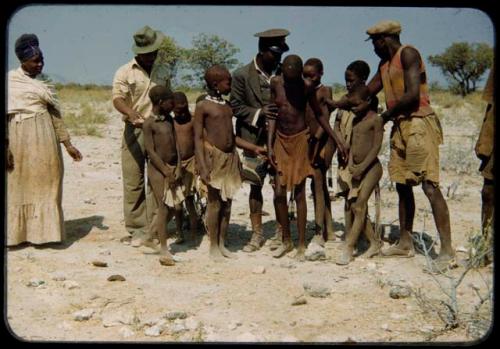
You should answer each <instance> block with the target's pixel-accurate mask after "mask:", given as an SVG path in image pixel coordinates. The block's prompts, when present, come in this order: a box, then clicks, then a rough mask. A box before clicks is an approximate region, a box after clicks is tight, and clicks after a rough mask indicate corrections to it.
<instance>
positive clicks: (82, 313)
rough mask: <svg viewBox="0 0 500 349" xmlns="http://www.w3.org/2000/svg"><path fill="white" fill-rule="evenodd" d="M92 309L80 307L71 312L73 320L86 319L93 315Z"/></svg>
mask: <svg viewBox="0 0 500 349" xmlns="http://www.w3.org/2000/svg"><path fill="white" fill-rule="evenodd" d="M94 313H95V310H94V309H82V310H79V311H77V312H74V313H73V320H75V321H87V320H89V319H90V318H91V317H92V315H94Z"/></svg>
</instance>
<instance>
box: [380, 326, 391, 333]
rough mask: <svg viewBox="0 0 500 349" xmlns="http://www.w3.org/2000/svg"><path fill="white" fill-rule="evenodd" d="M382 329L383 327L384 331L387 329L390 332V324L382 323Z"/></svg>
mask: <svg viewBox="0 0 500 349" xmlns="http://www.w3.org/2000/svg"><path fill="white" fill-rule="evenodd" d="M380 328H381V329H383V330H384V331H387V332H390V331H391V330H390V329H389V325H388V324H382V326H380Z"/></svg>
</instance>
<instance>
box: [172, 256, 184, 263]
mask: <svg viewBox="0 0 500 349" xmlns="http://www.w3.org/2000/svg"><path fill="white" fill-rule="evenodd" d="M172 259H173V260H174V262H183V261H184V259H183V258H182V257H180V256H176V255H173V256H172Z"/></svg>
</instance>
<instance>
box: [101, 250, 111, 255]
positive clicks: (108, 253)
mask: <svg viewBox="0 0 500 349" xmlns="http://www.w3.org/2000/svg"><path fill="white" fill-rule="evenodd" d="M99 254H100V255H103V256H109V255H111V251H110V250H108V249H104V250H101V251H100V252H99Z"/></svg>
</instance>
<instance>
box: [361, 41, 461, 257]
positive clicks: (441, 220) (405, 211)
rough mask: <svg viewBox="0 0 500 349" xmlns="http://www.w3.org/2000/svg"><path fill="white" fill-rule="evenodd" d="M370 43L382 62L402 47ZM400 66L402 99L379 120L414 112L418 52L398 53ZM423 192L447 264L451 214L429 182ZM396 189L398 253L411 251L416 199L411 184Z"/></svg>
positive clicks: (373, 85) (376, 87)
mask: <svg viewBox="0 0 500 349" xmlns="http://www.w3.org/2000/svg"><path fill="white" fill-rule="evenodd" d="M372 43H373V47H374V50H375V53H376V54H377V55H378V56H379V57H380V58H381V60H382V62H385V61H387V60H390V59H391V58H392V57H394V55H395V54H396V52H397V50H398V49H399V48H400V47H401V43H400V41H399V38H395V37H393V36H388V35H378V36H373V37H372ZM401 63H402V66H403V70H404V81H405V88H406V91H405V94H404V95H403V96H402V98H401V99H400V100H399V101H398V103H396V104H395V105H394V107H392V108H389V109H388V110H386V111H385V112H384V113H382V115H381V116H382V118H383V119H384V122H387V121H394V120H395V118H396V117H397V116H400V115H404V114H407V112H408V111H411V110H414V109H415V107H416V106H418V104H419V100H420V82H421V81H425V79H426V77H425V76H422V74H421V73H420V69H419V67H420V63H421V58H420V55H419V54H418V52H417V51H416V50H415V49H413V48H411V47H406V48H404V49H403V51H402V53H401ZM368 88H369V90H370V94H372V95H376V94H377V93H378V92H380V91H381V90H382V88H383V85H382V78H381V75H380V71H378V72H377V74H376V75H375V76H374V77H373V78H372V79H371V81H370V82H369V83H368ZM422 189H423V191H424V193H425V195H426V196H427V198H428V200H429V203H430V204H431V208H432V214H433V216H434V221H435V223H436V228H437V230H438V232H439V237H440V240H441V250H440V252H439V256H438V262H439V261H448V260H450V259H452V258H453V256H454V254H455V253H454V251H453V248H452V245H451V229H450V215H449V212H448V205H447V204H446V201H445V199H444V197H443V194H442V193H441V190H440V189H439V186H434V184H433V183H431V182H429V181H424V182H423V183H422ZM396 190H397V192H398V196H399V224H400V235H401V237H400V241H399V243H398V245H397V246H396V247H397V249H398V250H401V251H410V250H413V240H412V237H411V233H412V232H413V219H414V216H415V199H414V196H413V188H412V186H411V185H406V184H401V183H396Z"/></svg>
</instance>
